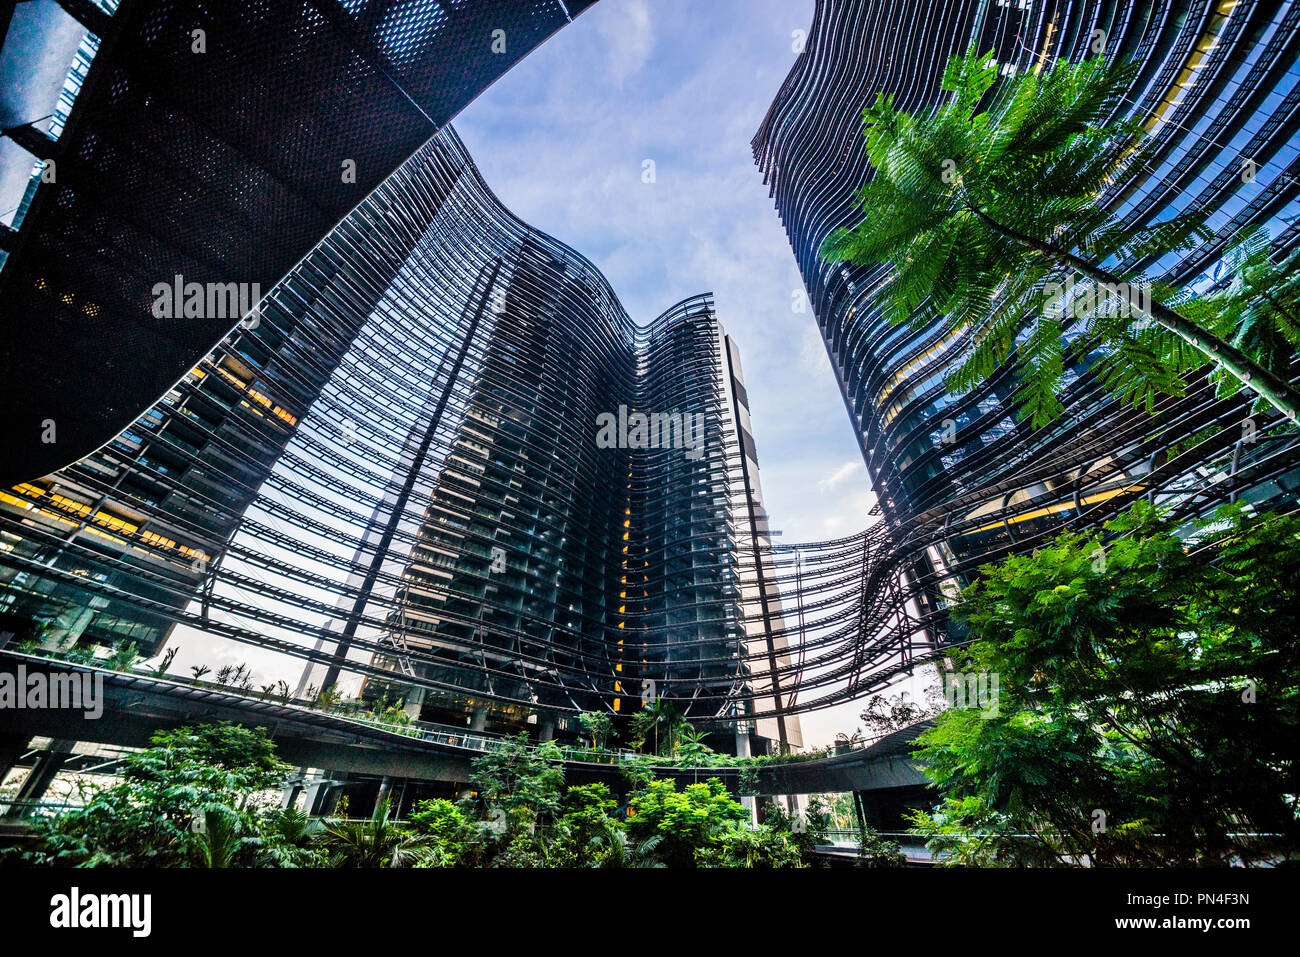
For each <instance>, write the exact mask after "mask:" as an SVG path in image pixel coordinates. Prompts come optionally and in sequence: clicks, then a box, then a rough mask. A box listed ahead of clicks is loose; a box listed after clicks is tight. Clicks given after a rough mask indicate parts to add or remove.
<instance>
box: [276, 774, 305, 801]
mask: <svg viewBox="0 0 1300 957" xmlns="http://www.w3.org/2000/svg"><path fill="white" fill-rule="evenodd" d="M306 778H307V769H306V768H299V769H298V770H297V771H296V772H295V773H294V776H293V777H292V778H290V779H289V783H288V784H286V785H285V786H284V791H283V792H281V795H280V807H293V806H294V805H295V804H297V803H298V797H299V795H301V794H302V785H303V781H305V780H306Z"/></svg>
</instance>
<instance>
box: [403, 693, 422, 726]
mask: <svg viewBox="0 0 1300 957" xmlns="http://www.w3.org/2000/svg"><path fill="white" fill-rule="evenodd" d="M424 691H425V689H424V688H421V687H419V686H418V685H412V686H411V688H410V690H409V691H407V693H406V699H405V701H404V702H403V703H402V710H403V711H405V712H406V713H407V714H409V715H410V716H411V720H412V721H418V720H420V709H421V708H422V707H424Z"/></svg>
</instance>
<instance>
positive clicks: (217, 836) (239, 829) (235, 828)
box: [194, 804, 248, 868]
mask: <svg viewBox="0 0 1300 957" xmlns="http://www.w3.org/2000/svg"><path fill="white" fill-rule="evenodd" d="M200 813H201V814H202V821H203V829H202V830H201V831H199V832H198V833H197V834H195V836H194V846H195V848H196V849H197V850H198V853H199V861H200V862H201V863H202V865H203V866H204V867H214V868H217V867H230V866H231V865H232V864H233V863H234V861H235V858H236V857H237V856H238V855H239V852H240V851H241V850H243V848H244V845H245V844H246V843H248V839H247V838H245V837H244V833H243V832H244V826H243V822H242V821H241V820H240V818H239V814H238V812H237V811H235V810H234V809H233V808H229V807H226V806H225V805H223V804H210V805H208V806H206V807H204V808H202V809H201V811H200Z"/></svg>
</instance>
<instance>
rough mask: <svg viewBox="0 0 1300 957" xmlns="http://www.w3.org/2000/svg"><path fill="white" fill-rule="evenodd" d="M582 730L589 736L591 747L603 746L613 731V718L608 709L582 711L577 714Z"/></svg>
mask: <svg viewBox="0 0 1300 957" xmlns="http://www.w3.org/2000/svg"><path fill="white" fill-rule="evenodd" d="M578 721H579V722H580V723H581V724H582V727H583V730H584V731H586V732H587V734H588V736H589V737H590V738H591V746H592V747H593V748H603V747H605V745H606V744H607V743H608V741H609V738H610V735H612V734H613V733H614V718H613V716H611V715H610V713H609V712H608V711H584V712H582V714H580V715H578Z"/></svg>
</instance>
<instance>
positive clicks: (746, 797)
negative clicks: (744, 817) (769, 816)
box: [736, 725, 758, 827]
mask: <svg viewBox="0 0 1300 957" xmlns="http://www.w3.org/2000/svg"><path fill="white" fill-rule="evenodd" d="M736 757H738V758H747V757H749V728H747V727H745V726H744V725H737V726H736ZM740 806H741V807H743V808H744V809H745V810H746V811H748V812H749V824H750V826H751V827H756V826H757V825H758V801H757V800H756V799H755V797H754V795H752V794H742V795H741V796H740Z"/></svg>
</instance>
